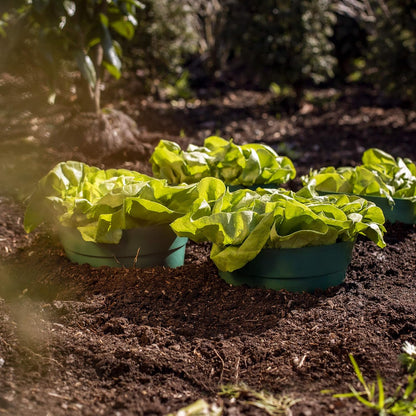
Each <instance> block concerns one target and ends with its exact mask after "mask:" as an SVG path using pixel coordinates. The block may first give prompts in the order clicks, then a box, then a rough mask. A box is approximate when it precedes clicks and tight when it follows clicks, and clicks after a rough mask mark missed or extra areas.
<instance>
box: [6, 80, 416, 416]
mask: <svg viewBox="0 0 416 416" xmlns="http://www.w3.org/2000/svg"><path fill="white" fill-rule="evenodd" d="M1 85H2V84H1V83H0V89H1ZM318 93H320V92H316V94H318ZM323 93H325V92H323ZM326 93H327V94H328V91H326ZM3 98H4V97H3ZM322 102H323V103H324V104H319V105H318V104H316V103H315V104H310V103H307V104H305V105H304V106H302V107H301V109H300V110H299V112H298V113H296V114H284V113H282V114H279V115H278V116H276V113H275V112H274V111H272V110H271V109H270V105H269V101H268V98H267V95H265V94H261V93H259V92H252V91H233V92H226V93H225V94H224V95H221V96H219V97H214V98H205V99H199V100H195V101H194V102H193V103H190V104H188V105H186V104H185V103H176V105H175V106H172V105H168V104H166V103H160V102H155V101H152V100H148V99H145V98H143V97H142V98H141V99H140V100H139V99H138V98H132V99H131V101H129V102H123V108H122V109H123V111H126V112H128V113H129V114H130V115H132V116H134V118H135V120H136V122H137V124H138V128H139V129H140V131H141V140H142V143H138V149H139V150H138V151H137V152H131V143H129V148H128V149H127V150H126V151H125V152H123V151H118V152H117V153H116V154H114V155H110V156H109V155H108V154H106V155H105V156H104V155H102V156H100V154H99V153H97V152H95V153H91V154H85V153H80V151H79V149H71V148H70V147H69V146H68V147H66V148H65V146H62V143H61V145H60V146H57V145H56V142H54V140H56V139H53V131H54V130H53V129H54V120H55V121H56V117H57V115H56V110H54V111H53V112H51V110H50V109H49V108H46V109H44V110H41V109H40V108H39V107H36V110H35V109H34V108H33V107H31V106H30V105H29V104H26V105H27V106H28V108H27V109H26V110H24V111H26V113H24V114H23V115H22V111H23V109H24V106H25V104H24V102H23V104H22V103H20V102H19V103H20V107H17V106H16V109H15V111H16V117H17V116H18V115H19V116H20V117H21V120H23V121H24V122H23V125H22V123H21V124H19V125H18V127H19V129H20V130H19V132H18V133H19V135H20V136H19V137H20V138H22V137H23V139H19V137H17V136H16V130H15V129H13V126H12V127H10V125H9V129H8V130H7V129H5V131H6V133H7V134H6V135H5V136H4V137H3V138H2V139H1V140H0V142H1V143H0V148H1V149H0V150H1V152H0V154H2V155H3V156H1V159H2V163H3V162H4V164H3V167H2V168H0V169H1V171H2V172H1V173H2V174H5V173H6V171H7V172H8V175H9V176H8V177H4V175H2V178H1V181H0V183H1V188H0V258H1V263H0V296H1V299H0V414H4V415H13V416H15V415H16V416H18V415H25V416H26V415H45V416H46V415H54V416H61V415H62V416H63V415H83V416H87V415H118V416H130V415H166V414H168V413H169V412H173V411H176V410H178V409H179V408H181V407H183V406H185V405H188V404H190V403H192V402H194V401H195V400H197V399H198V398H204V399H205V400H206V401H208V402H209V403H214V402H216V403H218V404H219V405H221V406H223V407H224V414H225V415H262V414H265V412H264V411H263V410H261V409H259V408H256V407H253V406H250V405H248V404H247V403H243V402H241V401H239V400H236V401H235V400H231V399H229V398H227V397H224V396H219V395H218V392H219V390H220V387H221V386H222V385H226V384H235V385H240V384H241V383H244V384H245V385H247V386H249V387H250V388H252V389H254V390H258V391H259V390H262V389H264V390H267V391H269V392H271V393H273V394H275V395H276V396H279V395H288V396H290V397H291V398H293V399H296V400H297V403H296V404H295V405H294V406H293V407H292V408H291V411H292V414H293V415H295V416H312V415H345V416H349V415H371V414H373V413H372V412H371V411H370V410H367V409H365V408H364V407H363V406H362V405H360V404H359V403H358V402H356V401H354V400H348V399H344V400H341V399H335V398H333V397H332V396H331V395H330V394H324V393H322V392H321V391H322V390H327V389H330V390H333V391H334V392H347V391H348V390H349V385H353V386H354V387H356V388H359V386H358V384H357V381H356V377H355V375H354V372H353V369H352V366H351V363H350V361H349V358H348V354H353V355H354V357H355V359H356V360H357V362H358V363H359V365H360V367H361V369H362V371H363V373H364V374H365V376H366V377H367V378H368V379H369V380H375V378H376V374H377V373H380V374H381V375H382V377H383V379H384V383H385V387H386V390H387V394H393V393H394V390H395V388H396V386H397V385H398V384H399V383H403V382H405V380H406V376H405V373H404V370H403V368H402V367H401V366H400V363H399V362H398V360H397V356H398V354H399V353H400V352H401V347H402V345H403V343H404V342H405V341H409V342H412V343H416V316H415V314H416V302H415V301H416V280H415V275H416V270H415V269H416V228H415V226H414V225H406V224H400V223H397V224H387V233H386V235H385V239H386V242H387V247H386V248H384V249H380V248H378V247H377V246H376V245H375V244H373V243H372V242H369V241H368V240H366V239H364V238H360V239H359V240H358V241H357V244H356V246H355V248H354V253H353V258H352V262H351V264H350V266H349V268H348V271H347V275H346V279H345V282H344V283H343V284H341V285H339V286H337V287H334V288H330V289H328V290H326V291H316V292H315V293H309V294H308V293H289V292H286V291H283V290H282V291H273V290H265V289H256V288H247V287H232V286H230V285H228V284H226V283H225V282H224V281H223V280H221V279H220V278H219V276H218V272H217V270H216V268H215V266H214V264H213V263H212V262H211V260H210V259H209V251H210V247H209V245H208V244H195V243H192V242H190V243H189V244H188V246H187V251H186V257H185V264H184V266H182V267H178V268H176V269H169V268H163V267H155V268H148V269H127V268H109V267H101V268H93V267H90V266H88V265H77V264H73V263H71V262H70V261H69V260H68V259H67V258H66V257H65V254H64V252H63V250H62V247H61V246H60V243H59V241H58V239H57V238H56V236H55V235H54V234H53V232H52V230H50V229H48V228H47V227H41V228H40V229H39V230H38V231H36V232H35V233H33V234H30V235H26V234H25V232H24V231H23V228H22V219H23V215H24V206H25V203H24V198H25V195H27V194H28V192H29V191H30V189H31V188H32V187H33V184H34V183H35V182H36V181H37V180H38V179H39V178H40V177H41V176H42V175H43V174H44V173H46V172H47V171H48V170H49V169H50V167H52V166H53V165H54V164H55V163H56V162H58V161H61V160H67V159H77V160H82V161H86V162H88V163H90V164H94V165H97V166H100V167H127V168H131V169H138V170H140V171H142V172H145V173H150V172H151V168H150V165H149V162H148V157H149V151H151V149H152V148H153V147H154V146H155V145H156V144H157V142H158V140H160V139H162V138H169V139H171V140H176V141H178V142H179V143H181V144H182V145H183V146H186V144H187V143H190V142H193V143H196V144H202V141H203V139H204V138H205V137H207V136H208V135H210V134H220V135H222V136H223V137H226V138H229V137H234V138H235V141H236V142H237V143H243V142H263V143H267V144H270V145H272V146H273V147H274V148H276V149H279V150H281V151H284V152H286V154H288V155H289V156H291V157H293V160H294V163H295V165H296V168H297V169H298V173H299V174H304V173H307V172H308V170H309V169H310V168H315V167H319V166H323V165H328V164H330V165H336V166H339V165H342V164H357V163H359V162H360V157H361V153H362V151H363V150H364V149H365V148H368V147H372V146H377V147H380V148H382V149H385V150H386V151H388V152H390V153H393V154H394V155H396V156H406V157H409V158H411V159H413V160H416V146H415V143H416V140H415V138H416V122H415V119H416V114H415V113H414V112H412V111H411V110H406V109H401V108H391V107H388V106H386V105H385V104H384V103H380V101H379V100H378V97H377V96H376V95H375V94H374V93H373V92H372V91H366V90H362V89H361V90H350V89H345V90H343V91H342V95H341V98H340V99H339V100H338V101H335V102H332V101H331V100H327V101H325V100H323V101H322V100H321V101H319V103H322ZM22 107H23V109H22ZM8 111H11V110H10V109H9V110H8ZM41 111H43V112H41ZM62 114H64V112H62ZM6 115H7V117H9V118H10V114H6ZM6 115H5V114H4V113H3V118H2V119H1V120H0V124H4V125H6V124H7V120H6V119H7V117H6ZM59 120H61V119H59ZM9 121H10V120H9ZM25 122H27V123H28V126H26V127H28V130H29V131H28V132H26V131H24V126H25ZM9 124H10V123H9ZM55 124H56V123H55ZM33 126H37V128H35V129H33ZM16 128H17V127H16ZM13 132H14V133H15V136H13ZM45 132H46V133H45ZM28 137H29V139H28ZM143 143H145V144H146V145H145V146H143ZM13 157H14V158H13ZM6 166H7V167H6ZM289 186H290V187H292V188H293V189H295V188H297V187H299V186H300V182H299V180H295V181H293V182H292V183H290V184H289Z"/></svg>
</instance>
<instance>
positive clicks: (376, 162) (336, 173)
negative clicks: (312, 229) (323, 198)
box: [302, 148, 416, 204]
mask: <svg viewBox="0 0 416 416" xmlns="http://www.w3.org/2000/svg"><path fill="white" fill-rule="evenodd" d="M302 180H303V183H304V184H305V185H306V186H309V187H314V188H315V189H316V190H317V191H324V192H340V193H349V194H356V195H363V196H366V195H367V196H381V197H385V198H387V199H388V200H389V201H390V202H391V204H393V203H394V200H393V199H394V198H404V199H409V200H411V201H412V202H416V166H415V164H414V163H413V162H412V161H411V160H410V159H402V158H400V157H398V158H397V159H395V158H394V157H393V156H391V155H390V154H388V153H386V152H383V151H382V150H380V149H375V148H372V149H368V150H366V151H365V152H364V154H363V156H362V165H359V166H357V167H340V168H337V169H336V168H334V167H325V168H322V169H320V170H318V171H312V172H310V174H309V176H305V177H302Z"/></svg>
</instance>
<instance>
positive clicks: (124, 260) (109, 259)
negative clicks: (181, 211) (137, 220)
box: [58, 225, 188, 268]
mask: <svg viewBox="0 0 416 416" xmlns="http://www.w3.org/2000/svg"><path fill="white" fill-rule="evenodd" d="M58 234H59V238H60V240H61V243H62V246H63V248H64V250H65V253H66V255H67V257H68V258H69V259H70V260H71V261H72V262H74V263H78V264H84V263H87V264H90V265H91V266H93V267H100V266H111V267H122V266H124V267H139V268H144V267H152V266H167V267H179V266H182V265H183V263H184V259H185V248H186V243H187V241H188V239H187V238H186V237H178V236H177V235H176V234H175V233H174V232H173V231H172V230H171V228H170V227H169V225H155V226H147V227H139V228H133V229H129V230H124V231H123V236H122V238H121V240H120V243H119V244H102V243H94V242H90V241H84V240H83V238H82V237H81V234H80V232H79V231H78V230H77V229H76V228H66V227H62V228H60V229H59V230H58Z"/></svg>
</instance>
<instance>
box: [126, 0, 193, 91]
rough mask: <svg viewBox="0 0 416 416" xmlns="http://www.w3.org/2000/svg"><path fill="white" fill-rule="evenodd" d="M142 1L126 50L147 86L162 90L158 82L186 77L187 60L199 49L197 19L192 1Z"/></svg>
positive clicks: (163, 82) (161, 84)
mask: <svg viewBox="0 0 416 416" xmlns="http://www.w3.org/2000/svg"><path fill="white" fill-rule="evenodd" d="M143 4H144V5H145V8H144V9H142V10H141V11H140V12H139V25H138V27H137V29H136V33H135V36H134V38H133V40H132V42H130V43H129V44H128V45H126V53H127V54H128V55H130V56H129V57H130V66H131V67H132V68H134V69H136V70H138V73H139V74H142V76H143V77H144V79H145V80H146V86H147V87H150V88H155V87H156V89H157V90H158V91H160V88H158V86H160V87H162V88H164V87H166V85H172V86H175V84H176V83H177V82H178V81H179V83H180V82H181V81H183V80H184V79H186V78H187V76H186V75H183V74H184V64H185V61H186V59H187V58H188V57H189V56H190V55H192V54H195V53H196V52H197V51H198V42H199V38H198V33H197V30H196V29H197V19H196V14H195V10H194V9H193V5H192V1H187V0H179V1H170V0H143ZM182 89H184V88H182ZM185 89H186V86H185ZM179 95H181V94H179Z"/></svg>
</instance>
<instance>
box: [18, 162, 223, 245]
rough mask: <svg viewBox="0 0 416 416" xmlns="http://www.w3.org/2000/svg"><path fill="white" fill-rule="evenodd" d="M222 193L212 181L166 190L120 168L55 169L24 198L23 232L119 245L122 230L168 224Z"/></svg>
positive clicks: (64, 164)
mask: <svg viewBox="0 0 416 416" xmlns="http://www.w3.org/2000/svg"><path fill="white" fill-rule="evenodd" d="M224 192H225V185H224V184H223V183H222V182H221V181H220V180H218V179H214V178H206V179H204V180H202V181H201V182H200V183H198V184H193V185H180V186H168V185H167V183H166V181H165V180H160V179H155V178H151V177H149V176H146V175H143V174H140V173H138V172H134V171H130V170H125V169H108V170H102V169H99V168H97V167H91V166H88V165H86V164H84V163H81V162H75V161H69V162H62V163H59V164H58V165H56V166H55V167H54V168H53V169H52V170H51V171H50V172H49V173H48V174H47V175H46V176H44V177H43V178H42V179H41V180H40V181H39V183H38V184H37V187H36V189H35V191H34V192H33V194H32V195H31V197H30V199H29V204H28V206H27V209H26V213H25V218H24V227H25V230H26V231H27V232H31V231H32V230H34V229H35V228H36V227H37V226H38V225H40V224H41V223H49V224H51V225H53V226H63V227H71V228H76V229H78V230H79V231H80V233H81V235H82V238H83V239H84V240H85V241H93V242H98V243H113V244H116V243H118V242H119V241H120V239H121V236H122V230H125V229H130V228H135V227H140V226H146V225H154V224H169V223H171V222H172V221H173V220H175V219H177V218H179V217H180V216H183V215H184V214H185V213H187V212H188V211H189V210H190V209H191V206H192V205H193V204H194V203H198V201H199V200H201V201H205V202H206V203H209V202H210V201H211V200H216V199H217V198H219V197H220V196H221V195H222V194H223V193H224Z"/></svg>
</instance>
